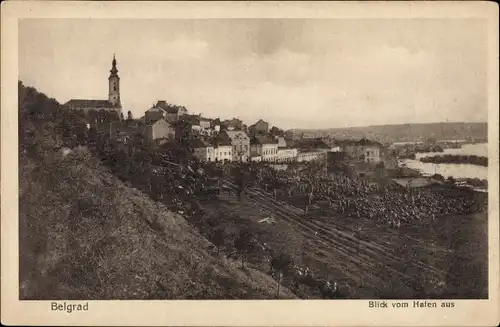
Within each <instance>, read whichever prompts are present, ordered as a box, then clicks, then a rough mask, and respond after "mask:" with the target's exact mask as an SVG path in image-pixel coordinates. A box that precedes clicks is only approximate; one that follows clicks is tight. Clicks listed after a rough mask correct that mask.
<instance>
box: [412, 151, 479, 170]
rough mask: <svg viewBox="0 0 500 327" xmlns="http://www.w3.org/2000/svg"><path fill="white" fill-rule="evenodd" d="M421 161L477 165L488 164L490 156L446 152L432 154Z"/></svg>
mask: <svg viewBox="0 0 500 327" xmlns="http://www.w3.org/2000/svg"><path fill="white" fill-rule="evenodd" d="M420 161H422V162H426V163H435V164H469V165H477V166H484V167H487V166H488V158H487V157H482V156H476V155H455V154H446V155H442V156H432V157H423V158H420Z"/></svg>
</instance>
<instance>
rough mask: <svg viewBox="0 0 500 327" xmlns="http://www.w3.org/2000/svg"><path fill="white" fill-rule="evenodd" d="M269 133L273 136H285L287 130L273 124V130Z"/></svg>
mask: <svg viewBox="0 0 500 327" xmlns="http://www.w3.org/2000/svg"><path fill="white" fill-rule="evenodd" d="M269 133H270V134H271V136H284V135H285V131H283V130H282V129H280V128H278V127H276V126H273V127H272V128H271V130H270V131H269Z"/></svg>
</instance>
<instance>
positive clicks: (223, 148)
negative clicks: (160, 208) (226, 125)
mask: <svg viewBox="0 0 500 327" xmlns="http://www.w3.org/2000/svg"><path fill="white" fill-rule="evenodd" d="M215 160H216V161H222V162H230V161H233V147H232V146H231V145H230V144H229V145H222V144H219V145H218V146H217V147H216V148H215Z"/></svg>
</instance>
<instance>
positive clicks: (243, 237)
mask: <svg viewBox="0 0 500 327" xmlns="http://www.w3.org/2000/svg"><path fill="white" fill-rule="evenodd" d="M251 240H252V235H251V233H250V231H249V230H248V229H244V230H241V231H240V233H239V235H238V237H237V238H236V239H235V240H234V247H235V249H236V251H238V253H239V254H240V256H241V268H243V267H244V262H245V254H246V253H248V251H249V249H250V243H251Z"/></svg>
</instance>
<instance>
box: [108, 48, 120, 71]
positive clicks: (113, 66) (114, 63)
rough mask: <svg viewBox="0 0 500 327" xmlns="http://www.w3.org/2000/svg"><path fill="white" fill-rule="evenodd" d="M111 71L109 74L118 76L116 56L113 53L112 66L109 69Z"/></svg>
mask: <svg viewBox="0 0 500 327" xmlns="http://www.w3.org/2000/svg"><path fill="white" fill-rule="evenodd" d="M109 72H110V73H111V76H118V75H117V74H118V69H117V68H116V58H115V54H114V53H113V62H112V67H111V70H110V71H109Z"/></svg>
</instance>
